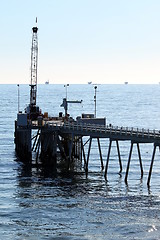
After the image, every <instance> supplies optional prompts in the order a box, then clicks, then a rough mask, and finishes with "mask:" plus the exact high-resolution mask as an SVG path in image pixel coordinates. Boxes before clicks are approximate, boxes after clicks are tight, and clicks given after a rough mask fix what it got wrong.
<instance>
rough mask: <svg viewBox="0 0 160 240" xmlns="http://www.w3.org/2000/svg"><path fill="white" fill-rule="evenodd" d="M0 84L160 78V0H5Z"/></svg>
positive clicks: (0, 4) (0, 7)
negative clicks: (34, 54) (33, 72)
mask: <svg viewBox="0 0 160 240" xmlns="http://www.w3.org/2000/svg"><path fill="white" fill-rule="evenodd" d="M0 12H1V14H0V29H1V37H0V53H1V54H0V83H16V84H17V83H20V84H22V83H26V84H29V82H30V49H31V38H32V27H33V26H34V25H35V19H36V17H37V18H38V28H39V31H38V39H39V60H38V83H44V82H45V81H46V80H48V79H49V80H50V83H87V82H88V81H92V82H93V83H106V84H107V83H124V82H125V81H128V82H129V83H159V82H160V14H159V13H160V1H159V0H112V1H111V0H45V1H44V0H43V1H42V0H27V1H23V0H14V1H12V0H5V1H3V0H0Z"/></svg>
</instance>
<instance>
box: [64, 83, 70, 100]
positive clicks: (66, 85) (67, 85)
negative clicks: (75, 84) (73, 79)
mask: <svg viewBox="0 0 160 240" xmlns="http://www.w3.org/2000/svg"><path fill="white" fill-rule="evenodd" d="M64 87H65V88H66V100H67V87H69V84H65V85H64Z"/></svg>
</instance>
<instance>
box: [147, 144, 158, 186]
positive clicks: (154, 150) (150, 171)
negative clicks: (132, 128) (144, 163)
mask: <svg viewBox="0 0 160 240" xmlns="http://www.w3.org/2000/svg"><path fill="white" fill-rule="evenodd" d="M156 147H157V146H156V145H154V149H153V155H152V161H151V165H150V170H149V175H148V181H147V185H148V186H149V185H150V179H151V174H152V167H153V162H154V157H155V153H156Z"/></svg>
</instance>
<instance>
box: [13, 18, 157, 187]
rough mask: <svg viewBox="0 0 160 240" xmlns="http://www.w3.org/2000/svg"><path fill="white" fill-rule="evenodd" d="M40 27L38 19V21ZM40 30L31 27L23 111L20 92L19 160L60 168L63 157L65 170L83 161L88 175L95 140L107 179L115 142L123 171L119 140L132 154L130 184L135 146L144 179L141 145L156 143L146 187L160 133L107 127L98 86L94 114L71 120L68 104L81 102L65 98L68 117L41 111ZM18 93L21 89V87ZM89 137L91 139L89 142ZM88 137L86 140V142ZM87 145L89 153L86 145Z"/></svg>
mask: <svg viewBox="0 0 160 240" xmlns="http://www.w3.org/2000/svg"><path fill="white" fill-rule="evenodd" d="M36 24H37V20H36ZM37 33H38V28H37V26H36V27H33V28H32V47H31V81H30V85H29V86H30V103H29V105H28V106H27V107H26V108H25V110H24V112H20V111H19V91H18V114H17V119H16V121H15V139H14V140H15V149H16V153H17V155H18V157H19V158H20V159H21V160H22V161H24V162H27V163H31V164H32V163H33V161H35V164H36V165H37V166H38V165H40V164H42V165H44V166H53V168H54V169H56V168H57V159H58V158H61V159H63V161H64V162H65V166H66V170H69V169H70V167H71V164H72V162H73V160H74V159H80V160H81V161H82V162H83V163H84V170H85V172H86V174H87V173H88V166H89V159H90V151H91V147H92V140H93V139H96V140H97V148H98V151H99V158H100V164H101V169H102V170H104V177H105V179H106V180H107V173H108V166H109V160H110V152H111V148H112V143H113V142H115V143H116V149H117V154H118V161H117V162H118V164H117V165H118V166H119V172H122V167H123V166H122V161H121V151H120V147H119V142H120V141H128V142H129V143H130V151H129V156H128V163H127V168H126V172H125V179H124V180H125V182H126V183H127V179H128V174H129V168H130V162H131V159H132V150H133V147H134V146H136V147H137V153H138V158H139V165H140V171H141V177H143V164H142V158H141V151H140V144H142V143H143V144H147V143H152V144H153V154H152V159H151V163H150V169H149V173H148V180H147V185H148V186H149V185H150V180H151V175H152V168H153V163H154V158H155V153H156V149H157V147H158V148H159V149H160V132H159V131H156V130H149V129H147V130H145V129H138V128H128V127H119V126H116V127H115V126H112V125H111V124H109V125H106V119H105V118H97V117H96V91H97V86H95V87H94V88H95V96H94V103H95V113H94V114H82V116H81V117H77V118H76V120H75V119H73V118H71V117H69V114H68V104H70V103H74V104H78V103H81V102H82V100H80V101H74V100H72V101H71V100H68V99H67V86H69V85H68V84H67V85H65V87H66V98H63V102H62V104H61V107H64V110H65V111H64V112H65V114H64V115H63V112H60V113H59V116H58V117H57V116H56V117H48V113H47V112H44V113H42V111H41V110H40V109H39V107H38V106H37V102H36V97H37V62H38V37H37ZM17 86H18V90H19V85H17ZM86 137H87V138H88V139H87V140H86ZM84 138H85V139H84ZM101 139H109V146H108V154H107V156H106V159H105V160H106V162H105V164H104V160H103V157H102V156H103V155H102V149H101V142H100V140H101ZM87 143H89V144H88V151H87V153H86V151H85V148H84V147H85V146H86V144H87Z"/></svg>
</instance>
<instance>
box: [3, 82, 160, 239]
mask: <svg viewBox="0 0 160 240" xmlns="http://www.w3.org/2000/svg"><path fill="white" fill-rule="evenodd" d="M19 89H20V110H23V109H24V108H25V106H26V105H27V103H28V102H29V86H28V85H20V88H19ZM65 95H66V91H65V88H64V86H63V85H39V86H38V99H37V102H38V105H39V106H40V108H41V109H42V111H43V112H48V113H49V115H51V116H53V115H54V116H55V115H58V113H59V112H61V111H63V109H62V108H61V107H60V105H61V103H62V98H64V97H65ZM67 95H68V99H70V100H81V99H82V100H83V104H70V105H69V113H70V114H71V116H73V117H76V116H77V115H81V113H94V86H93V85H70V86H69V87H68V89H67ZM159 103H160V85H98V88H97V117H106V118H107V122H108V123H112V124H113V125H115V126H128V127H140V128H146V129H148V128H150V129H160V108H159ZM17 105H18V104H17V86H16V85H0V113H1V114H0V239H26V240H28V239H29V240H30V239H31V240H32V239H34V240H36V239H37V240H38V239H50V240H51V239H52V240H55V239H62V240H78V239H79V240H92V239H93V240H94V239H95V240H106V239H112V240H113V239H114V240H117V239H159V238H160V152H158V151H157V152H156V157H155V163H154V166H153V174H152V178H151V186H150V188H148V187H147V176H148V171H149V166H150V161H151V157H152V151H153V145H152V144H141V145H140V149H141V154H142V161H143V167H144V177H143V179H140V168H139V162H138V153H137V150H136V148H134V149H133V156H132V159H131V166H130V172H129V176H128V185H126V184H125V183H124V177H125V170H126V164H127V160H128V155H129V148H130V144H129V142H120V151H121V157H122V164H123V172H122V175H121V176H120V175H119V174H118V171H119V166H118V157H117V152H116V148H115V146H114V144H113V148H112V151H111V158H110V162H109V170H108V182H106V181H105V180H104V177H103V175H104V172H102V171H101V168H100V160H99V154H98V149H97V142H96V141H93V146H92V149H91V157H90V161H89V174H88V176H87V177H86V176H85V174H84V171H83V166H82V169H81V170H80V168H77V171H75V172H70V173H68V174H67V173H66V174H64V173H63V174H62V173H57V174H54V173H53V172H51V171H50V172H47V171H44V169H37V168H29V167H27V166H25V165H23V164H22V163H20V162H19V161H17V158H16V155H15V150H14V120H15V119H16V114H17V108H18V107H17ZM108 144H109V142H108V140H102V141H101V145H102V152H103V159H104V164H105V163H106V158H107V150H108ZM86 147H87V146H86Z"/></svg>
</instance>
